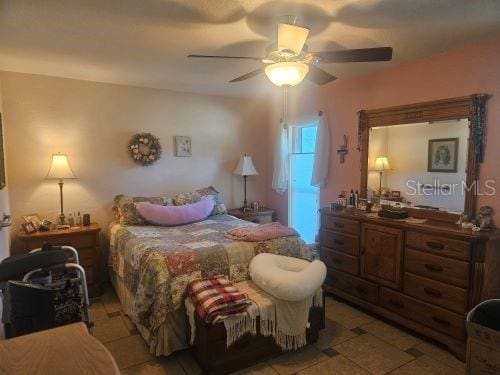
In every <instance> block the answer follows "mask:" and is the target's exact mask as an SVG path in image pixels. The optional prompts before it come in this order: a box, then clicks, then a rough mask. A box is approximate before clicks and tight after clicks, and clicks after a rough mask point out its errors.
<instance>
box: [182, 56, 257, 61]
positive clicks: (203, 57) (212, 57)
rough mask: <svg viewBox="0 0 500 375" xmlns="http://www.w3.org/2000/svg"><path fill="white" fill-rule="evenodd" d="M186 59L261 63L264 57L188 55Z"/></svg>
mask: <svg viewBox="0 0 500 375" xmlns="http://www.w3.org/2000/svg"><path fill="white" fill-rule="evenodd" d="M187 57H196V58H202V59H239V60H253V61H262V60H263V59H264V57H252V56H220V55H188V56H187Z"/></svg>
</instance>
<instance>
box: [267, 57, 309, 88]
mask: <svg viewBox="0 0 500 375" xmlns="http://www.w3.org/2000/svg"><path fill="white" fill-rule="evenodd" d="M308 71H309V66H307V64H304V63H301V62H294V61H291V62H282V63H276V64H271V65H268V66H266V69H265V72H266V76H267V78H269V80H270V81H271V82H272V83H274V84H275V85H276V86H280V87H281V86H295V85H298V84H299V83H300V82H302V81H303V80H304V77H305V76H306V74H307V72H308Z"/></svg>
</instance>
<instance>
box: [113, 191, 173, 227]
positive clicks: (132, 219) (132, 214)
mask: <svg viewBox="0 0 500 375" xmlns="http://www.w3.org/2000/svg"><path fill="white" fill-rule="evenodd" d="M139 202H149V203H152V204H159V205H162V206H173V205H174V201H173V199H172V198H167V197H129V196H127V195H123V194H120V195H117V196H116V197H115V199H114V201H113V203H114V204H113V212H114V214H115V218H116V219H117V220H119V221H120V224H121V225H123V226H127V225H147V222H146V221H145V220H144V219H143V218H142V216H141V215H140V214H139V212H138V211H137V209H136V208H135V203H139Z"/></svg>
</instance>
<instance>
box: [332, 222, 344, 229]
mask: <svg viewBox="0 0 500 375" xmlns="http://www.w3.org/2000/svg"><path fill="white" fill-rule="evenodd" d="M333 225H334V226H335V228H344V224H342V223H333Z"/></svg>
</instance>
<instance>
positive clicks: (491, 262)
mask: <svg viewBox="0 0 500 375" xmlns="http://www.w3.org/2000/svg"><path fill="white" fill-rule="evenodd" d="M494 237H495V238H494ZM489 241H491V242H489ZM494 244H497V240H496V234H495V233H489V234H485V233H478V232H473V231H471V230H465V229H461V228H460V227H459V226H458V225H456V224H452V223H445V222H437V221H431V220H428V221H426V222H425V223H422V224H410V223H407V222H405V221H396V220H391V219H383V218H379V217H373V215H367V214H366V213H364V212H362V211H355V210H345V211H341V212H333V211H331V210H330V209H329V208H323V209H322V210H321V239H320V245H321V259H322V260H323V261H324V262H325V264H326V265H327V267H328V275H327V279H326V282H325V288H326V290H327V291H329V292H331V293H334V294H336V295H338V296H340V297H342V298H344V299H346V300H348V301H350V302H353V303H355V304H357V305H359V306H360V307H363V308H365V309H367V310H370V311H373V312H375V313H377V314H380V315H382V316H384V317H386V318H388V319H391V320H393V321H395V322H397V323H399V324H401V325H403V326H406V327H408V328H410V329H412V330H414V331H416V332H418V333H420V334H423V335H425V336H428V337H430V338H432V339H435V340H437V341H439V342H442V343H443V344H445V345H447V346H448V348H449V349H450V350H451V351H452V352H453V353H455V355H456V356H457V357H459V358H461V359H462V360H463V359H464V358H465V324H464V323H465V316H466V313H467V312H468V311H469V310H470V309H471V308H472V307H474V306H475V305H476V304H477V303H479V302H481V301H482V300H484V299H489V298H495V297H496V298H498V293H499V286H498V283H499V280H500V278H499V277H498V276H497V275H498V272H500V264H499V263H500V254H496V253H497V252H500V249H498V248H497V247H498V246H497V245H496V246H494Z"/></svg>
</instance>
